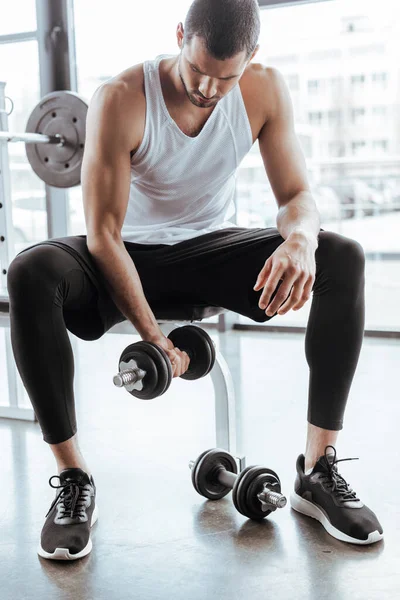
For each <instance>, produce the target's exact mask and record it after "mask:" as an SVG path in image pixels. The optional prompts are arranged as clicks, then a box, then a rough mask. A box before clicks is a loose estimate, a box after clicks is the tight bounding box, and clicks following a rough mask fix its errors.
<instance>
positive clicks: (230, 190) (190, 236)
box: [8, 0, 383, 560]
mask: <svg viewBox="0 0 400 600" xmlns="http://www.w3.org/2000/svg"><path fill="white" fill-rule="evenodd" d="M259 31H260V19H259V8H258V5H257V2H256V1H255V0H220V1H219V2H215V1H214V0H195V1H194V2H193V4H192V6H191V8H190V10H189V13H188V16H187V18H186V21H185V26H183V25H182V23H180V24H179V25H178V28H177V34H176V35H177V42H178V46H179V49H180V54H179V55H178V56H172V57H170V56H167V57H165V56H160V57H158V58H157V59H156V60H155V61H147V62H145V63H144V64H140V65H136V66H133V67H132V68H129V69H127V70H126V71H124V72H123V73H121V74H120V75H118V76H117V77H115V78H113V79H112V80H111V81H109V82H107V83H106V84H104V85H103V86H101V87H100V88H99V89H98V90H97V92H96V93H95V95H94V97H93V99H92V102H91V105H90V108H89V113H88V119H87V140H86V147H85V155H84V161H83V168H82V188H83V201H84V208H85V218H86V225H87V236H74V237H68V238H62V239H57V240H51V241H45V242H43V243H41V244H38V245H36V246H34V247H32V248H29V249H27V250H25V251H23V252H22V253H21V254H20V255H18V257H16V259H15V260H14V261H13V263H12V265H11V268H10V270H9V274H8V284H9V292H10V309H11V333H12V340H13V348H14V354H15V358H16V362H17V365H18V369H19V371H20V373H21V377H22V379H23V381H24V384H25V387H26V389H27V391H28V393H29V396H30V399H31V401H32V404H33V406H34V408H35V412H36V415H37V417H38V420H39V423H40V426H41V428H42V431H43V437H44V440H45V441H46V442H47V443H48V444H49V445H50V447H51V449H52V451H53V453H54V456H55V458H56V462H57V466H58V473H59V483H60V485H59V486H58V488H59V489H60V490H61V492H60V495H56V498H55V500H54V502H53V504H52V506H51V507H50V510H49V512H48V514H47V515H46V517H47V518H46V521H45V524H44V527H43V530H42V536H41V543H40V545H39V548H38V552H39V554H40V555H41V556H43V557H45V558H52V559H68V560H73V559H76V558H80V557H81V556H85V555H86V554H88V553H89V552H90V550H91V547H92V546H91V540H90V527H91V525H92V524H93V523H94V522H95V520H96V519H97V507H96V498H95V494H96V488H95V484H94V480H93V477H92V475H91V473H90V470H89V468H88V466H87V465H86V462H85V460H84V458H83V456H82V455H81V453H80V450H79V446H78V442H77V437H76V432H77V426H76V417H75V408H74V396H73V369H74V365H73V356H72V350H71V347H70V344H69V339H68V335H67V329H68V330H69V331H71V332H73V333H74V334H75V335H77V336H79V337H80V338H82V339H86V340H91V339H98V338H99V337H101V335H103V334H104V333H105V331H107V330H108V329H109V328H110V327H111V326H112V325H114V324H115V323H117V322H118V321H121V320H124V319H129V320H130V321H131V322H132V323H133V324H134V325H135V327H136V329H137V331H138V332H139V334H140V336H141V337H142V339H143V340H146V341H151V342H154V343H156V344H158V345H160V346H161V347H162V348H164V350H165V351H166V352H167V354H168V357H169V358H170V360H171V363H172V365H173V374H174V377H179V376H180V375H181V374H183V373H184V372H185V371H186V370H187V368H188V365H189V357H188V355H187V354H186V353H185V352H182V351H181V350H179V349H178V348H174V346H173V344H172V342H171V341H170V340H169V339H167V338H166V337H165V336H164V335H163V333H162V331H161V330H160V327H159V326H158V324H157V320H156V317H155V313H156V312H157V310H156V309H157V306H159V305H162V304H165V303H171V304H173V305H178V304H179V303H187V302H193V303H196V302H200V301H201V302H204V303H209V304H211V305H216V306H221V307H225V308H227V309H230V310H232V311H235V312H237V313H240V314H243V315H246V316H248V317H250V318H252V319H253V320H254V321H257V322H265V321H267V320H269V319H270V318H272V317H273V316H275V315H276V314H285V313H287V312H288V311H289V310H291V309H293V310H298V309H300V308H301V307H302V306H304V304H305V303H306V302H307V300H308V299H309V298H310V296H311V292H312V291H313V301H312V307H311V313H310V318H309V323H308V327H307V334H306V358H307V361H308V364H309V367H310V388H309V408H308V431H307V445H306V452H305V455H303V454H301V455H300V456H299V457H298V459H297V464H296V468H297V478H296V482H295V490H294V493H293V494H292V497H291V504H292V507H293V508H294V509H295V510H297V511H299V512H302V513H304V514H306V515H309V516H311V517H314V518H316V519H318V520H319V521H320V522H321V523H322V525H323V526H324V527H325V529H326V530H327V531H328V532H329V533H330V534H331V535H332V536H334V537H336V538H337V539H340V540H343V541H347V542H352V543H356V544H370V543H373V542H376V541H378V540H380V539H382V537H383V535H382V534H383V531H382V527H381V526H380V524H379V522H378V519H377V517H376V515H375V514H374V513H373V512H372V511H371V510H370V509H369V508H367V507H366V506H365V505H364V504H363V503H362V502H361V500H360V499H358V498H357V496H356V493H355V492H354V491H353V490H352V489H351V488H350V487H349V485H348V484H347V483H346V481H345V480H344V478H343V477H342V476H341V475H340V474H339V472H338V468H337V464H336V463H337V462H338V461H337V460H336V448H335V444H336V440H337V436H338V432H339V430H341V429H342V427H343V416H344V411H345V406H346V402H347V397H348V393H349V390H350V386H351V382H352V380H353V376H354V372H355V369H356V366H357V362H358V358H359V353H360V349H361V344H362V338H363V328H364V263H365V258H364V252H363V250H362V248H361V246H360V245H359V244H358V243H357V242H355V241H353V240H350V239H347V238H345V237H343V236H340V235H338V234H335V233H332V232H326V231H323V230H321V229H320V218H319V213H318V211H317V208H316V205H315V202H314V199H313V197H312V195H311V193H310V188H309V184H308V182H307V175H306V166H305V162H304V158H303V155H302V152H301V150H300V147H299V143H298V141H297V138H296V136H295V133H294V127H293V114H292V107H291V102H290V98H289V94H288V91H287V88H286V85H285V83H284V81H283V78H282V76H281V75H280V73H279V72H278V71H277V70H276V69H272V68H268V67H264V66H263V65H261V64H256V63H253V62H251V61H252V59H253V58H254V57H255V55H256V53H257V51H258V45H257V41H258V37H259ZM256 140H258V142H259V147H260V152H261V155H262V157H263V161H264V164H265V169H266V174H267V176H268V178H269V180H270V182H271V185H272V188H273V191H274V194H275V197H276V200H277V204H278V208H279V210H278V215H277V228H270V229H246V228H241V227H236V226H235V225H234V224H233V223H230V222H229V221H228V220H227V219H228V218H229V217H230V216H231V215H232V214H233V194H234V189H235V173H236V170H237V168H238V166H239V164H240V162H241V160H242V159H243V157H244V156H245V155H246V154H247V153H248V152H249V150H250V148H251V147H252V145H253V143H254V142H255V141H256ZM39 273H40V280H39V281H40V285H38V283H37V274H39ZM28 308H29V310H28ZM50 317H51V318H50ZM38 348H40V350H39V351H38ZM344 460H350V459H344ZM56 477H57V476H56ZM50 485H52V482H51V480H50ZM53 487H54V486H53Z"/></svg>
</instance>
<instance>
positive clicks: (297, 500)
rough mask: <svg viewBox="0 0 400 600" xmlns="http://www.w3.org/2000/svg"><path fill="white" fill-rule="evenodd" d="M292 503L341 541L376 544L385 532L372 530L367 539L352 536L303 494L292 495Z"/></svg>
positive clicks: (292, 505) (295, 508) (298, 510)
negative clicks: (335, 525)
mask: <svg viewBox="0 0 400 600" xmlns="http://www.w3.org/2000/svg"><path fill="white" fill-rule="evenodd" d="M290 505H291V507H292V508H293V509H294V510H295V511H297V512H299V513H302V514H303V515H307V516H308V517H311V518H313V519H316V520H317V521H319V522H320V523H321V525H322V526H323V527H324V528H325V529H326V531H327V532H328V533H329V534H330V535H332V536H333V537H334V538H336V539H337V540H340V541H341V542H350V543H351V544H360V545H363V546H365V545H367V544H374V543H375V542H379V541H380V540H382V539H383V533H379V531H372V532H371V533H370V534H369V536H368V538H367V539H366V540H359V539H357V538H352V537H351V536H349V535H347V534H346V533H343V531H340V530H339V529H336V527H334V526H333V525H332V523H331V522H330V521H329V520H328V519H327V517H326V516H325V514H324V513H323V512H322V510H321V509H320V508H318V506H316V505H315V504H313V503H312V502H309V501H308V500H305V499H304V498H301V496H299V495H298V494H296V493H292V494H291V495H290Z"/></svg>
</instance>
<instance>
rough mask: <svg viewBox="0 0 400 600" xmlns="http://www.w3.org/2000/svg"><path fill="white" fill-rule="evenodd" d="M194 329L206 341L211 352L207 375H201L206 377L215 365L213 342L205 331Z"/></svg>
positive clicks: (199, 328)
mask: <svg viewBox="0 0 400 600" xmlns="http://www.w3.org/2000/svg"><path fill="white" fill-rule="evenodd" d="M188 327H195V325H188ZM196 329H197V331H198V332H199V333H201V335H202V336H203V337H204V339H205V340H206V342H207V344H208V345H209V347H210V351H211V359H210V366H209V369H208V371H207V373H205V374H204V375H203V377H205V376H206V375H208V374H209V372H210V371H211V369H212V368H213V366H214V365H215V359H216V352H215V346H214V342H213V341H212V339H211V337H210V336H209V335H208V333H207V332H206V331H204V329H201V327H196Z"/></svg>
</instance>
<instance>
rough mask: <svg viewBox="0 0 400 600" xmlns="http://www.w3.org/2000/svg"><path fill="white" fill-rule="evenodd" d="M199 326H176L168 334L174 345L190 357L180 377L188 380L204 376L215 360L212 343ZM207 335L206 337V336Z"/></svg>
mask: <svg viewBox="0 0 400 600" xmlns="http://www.w3.org/2000/svg"><path fill="white" fill-rule="evenodd" d="M204 334H205V332H203V330H202V329H201V328H200V327H196V326H195V325H185V326H184V327H178V328H177V329H174V330H173V331H171V333H170V334H169V336H168V337H169V339H170V340H171V341H172V342H173V344H174V346H176V347H177V348H179V349H180V350H184V351H185V352H187V354H188V355H189V357H190V365H189V368H188V370H187V371H186V373H184V374H183V375H181V378H182V379H186V380H189V381H192V380H195V379H200V378H201V377H205V376H206V375H207V374H208V373H209V372H210V370H211V369H212V367H213V365H214V362H215V349H214V345H213V343H212V341H211V344H210V338H209V336H208V335H207V334H205V335H204ZM206 336H207V337H206Z"/></svg>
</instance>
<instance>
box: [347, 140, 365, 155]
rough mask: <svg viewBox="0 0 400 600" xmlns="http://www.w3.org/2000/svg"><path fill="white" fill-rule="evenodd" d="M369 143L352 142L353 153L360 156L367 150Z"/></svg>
mask: <svg viewBox="0 0 400 600" xmlns="http://www.w3.org/2000/svg"><path fill="white" fill-rule="evenodd" d="M366 147H367V143H366V142H365V141H357V142H351V151H352V153H353V154H354V156H360V155H361V154H362V153H363V152H364V151H365V149H366Z"/></svg>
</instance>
